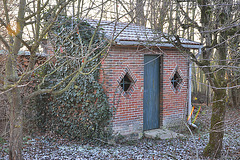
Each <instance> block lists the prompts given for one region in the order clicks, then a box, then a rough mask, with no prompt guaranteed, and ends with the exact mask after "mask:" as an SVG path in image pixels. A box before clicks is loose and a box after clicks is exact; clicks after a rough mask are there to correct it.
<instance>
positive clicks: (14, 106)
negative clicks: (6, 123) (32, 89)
mask: <svg viewBox="0 0 240 160" xmlns="http://www.w3.org/2000/svg"><path fill="white" fill-rule="evenodd" d="M8 99H9V102H10V110H9V111H10V117H9V120H10V139H9V142H10V145H9V159H10V160H21V159H22V139H23V135H22V128H23V126H22V125H23V120H22V116H23V114H22V102H21V96H20V93H19V89H18V88H14V89H13V90H12V91H11V92H10V94H9V96H8Z"/></svg>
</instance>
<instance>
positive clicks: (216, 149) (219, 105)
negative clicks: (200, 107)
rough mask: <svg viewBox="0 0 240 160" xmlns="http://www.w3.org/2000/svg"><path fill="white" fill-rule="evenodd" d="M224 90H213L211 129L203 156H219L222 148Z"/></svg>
mask: <svg viewBox="0 0 240 160" xmlns="http://www.w3.org/2000/svg"><path fill="white" fill-rule="evenodd" d="M225 97H226V91H225V90H216V91H215V92H214V98H213V101H214V103H213V105H212V117H211V129H210V138H209V142H208V145H207V146H206V148H205V149H204V156H209V157H218V158H219V157H220V156H221V149H222V140H223V135H224V119H225V110H226V108H225V106H226V105H225V101H224V99H225Z"/></svg>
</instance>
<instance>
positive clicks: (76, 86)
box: [36, 17, 112, 139]
mask: <svg viewBox="0 0 240 160" xmlns="http://www.w3.org/2000/svg"><path fill="white" fill-rule="evenodd" d="M49 39H50V40H51V41H52V46H54V49H55V53H58V54H57V56H56V58H55V60H54V61H53V62H52V63H51V64H49V65H48V66H46V67H45V68H44V69H41V70H38V71H37V74H38V75H39V76H40V77H41V83H40V84H39V85H38V88H51V87H53V86H56V84H60V83H61V85H59V86H57V87H56V88H55V90H62V89H64V88H65V87H66V86H67V85H68V84H69V82H70V81H71V80H72V78H73V76H74V75H76V71H78V70H79V69H80V68H81V67H82V66H83V65H85V66H84V67H82V71H83V72H85V73H86V72H89V71H91V69H92V68H93V67H94V66H96V65H97V64H98V63H99V62H100V60H101V58H102V57H101V54H99V56H96V55H98V53H100V52H102V51H103V48H104V46H105V45H106V43H105V42H104V37H103V35H102V34H101V33H100V32H99V31H97V32H95V28H93V27H92V26H90V25H89V24H88V23H87V22H84V21H82V20H79V19H72V18H70V17H60V18H58V21H57V22H56V24H55V25H54V26H53V27H52V30H51V32H49ZM90 43H91V44H90ZM89 44H90V45H89ZM88 59H91V61H89V62H87V63H85V64H84V61H87V60H88ZM98 80H99V69H96V70H95V71H94V72H91V73H90V74H87V75H83V74H80V75H79V76H78V77H77V78H76V80H75V81H74V82H73V83H72V84H71V86H70V87H69V88H68V90H67V91H65V92H63V93H62V94H60V95H55V96H52V95H51V94H42V95H40V96H38V97H37V98H36V110H37V117H38V118H37V124H38V126H39V127H40V128H41V129H43V130H45V131H49V130H51V131H52V132H54V133H56V134H59V135H62V136H65V137H68V138H70V139H85V138H94V137H98V138H99V137H100V138H102V137H104V135H105V136H106V128H108V127H107V126H109V121H110V119H111V116H112V111H111V109H110V107H109V104H108V99H107V96H106V94H105V93H104V90H103V88H102V85H101V84H100V83H99V81H98Z"/></svg>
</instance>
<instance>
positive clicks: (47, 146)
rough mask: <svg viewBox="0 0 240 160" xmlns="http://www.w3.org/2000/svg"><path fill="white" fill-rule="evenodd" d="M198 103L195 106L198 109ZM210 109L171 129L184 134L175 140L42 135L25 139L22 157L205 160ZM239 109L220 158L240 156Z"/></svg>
mask: <svg viewBox="0 0 240 160" xmlns="http://www.w3.org/2000/svg"><path fill="white" fill-rule="evenodd" d="M199 106H200V105H196V108H198V107H199ZM210 110H211V109H210V108H209V107H206V106H202V109H201V112H200V114H199V117H198V118H197V120H196V125H198V129H195V130H193V131H192V133H193V137H192V136H191V134H190V132H189V131H188V129H187V128H186V127H184V125H183V126H181V127H177V128H171V129H172V130H173V131H177V132H180V133H182V134H184V135H185V137H181V138H176V139H167V140H161V139H147V138H143V139H140V140H128V139H124V138H123V139H121V138H120V139H117V140H116V141H115V142H116V143H110V142H108V143H105V142H102V141H101V140H98V139H95V140H94V141H92V142H88V143H79V142H74V141H67V140H66V139H61V138H56V137H52V136H51V137H50V136H49V135H48V136H47V135H41V136H38V137H34V138H32V137H27V136H26V137H25V138H24V148H23V153H24V159H41V160H49V159H55V160H56V159H198V158H199V159H204V158H203V157H202V152H203V149H204V147H205V146H206V144H207V142H208V132H207V128H208V126H209V124H210V115H211V111H210ZM239 113H240V112H239V110H236V109H233V108H228V109H227V114H226V127H225V136H224V142H223V150H222V159H239V157H240V117H239ZM7 148H8V144H7V143H5V142H4V140H1V139H0V159H7V158H8V155H7V153H8V149H7Z"/></svg>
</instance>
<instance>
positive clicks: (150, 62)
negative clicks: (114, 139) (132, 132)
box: [143, 55, 160, 130]
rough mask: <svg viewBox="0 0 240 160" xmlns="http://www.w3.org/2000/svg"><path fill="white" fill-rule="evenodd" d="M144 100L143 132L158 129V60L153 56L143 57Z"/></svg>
mask: <svg viewBox="0 0 240 160" xmlns="http://www.w3.org/2000/svg"><path fill="white" fill-rule="evenodd" d="M144 64H145V65H144V99H143V130H150V129H154V128H159V124H160V122H159V121H160V117H159V116H160V113H159V99H160V93H159V90H160V89H159V79H160V69H159V68H160V67H159V58H158V56H155V55H146V56H144Z"/></svg>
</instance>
